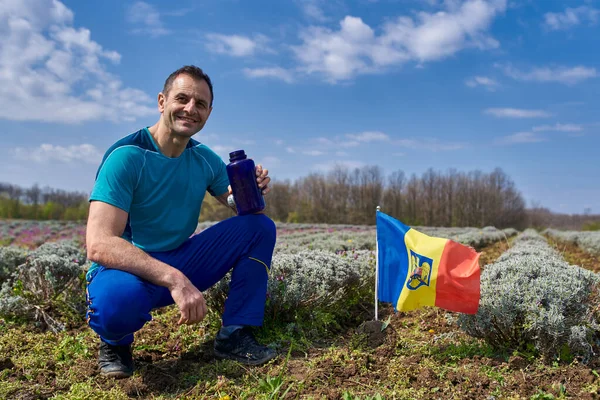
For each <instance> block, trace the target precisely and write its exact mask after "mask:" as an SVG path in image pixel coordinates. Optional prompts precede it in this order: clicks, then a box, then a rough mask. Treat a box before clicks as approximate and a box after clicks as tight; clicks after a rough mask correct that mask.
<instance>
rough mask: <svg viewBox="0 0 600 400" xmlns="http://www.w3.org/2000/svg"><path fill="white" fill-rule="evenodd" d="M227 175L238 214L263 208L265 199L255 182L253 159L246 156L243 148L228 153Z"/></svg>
mask: <svg viewBox="0 0 600 400" xmlns="http://www.w3.org/2000/svg"><path fill="white" fill-rule="evenodd" d="M227 176H228V177H229V184H230V185H231V191H232V192H233V199H234V201H235V206H236V208H237V211H238V215H246V214H254V213H256V212H258V211H262V210H264V208H265V199H264V197H263V195H262V191H261V189H260V188H259V187H258V183H257V182H256V167H255V165H254V161H253V160H251V159H249V158H246V153H245V152H244V150H236V151H232V152H231V153H229V164H228V165H227Z"/></svg>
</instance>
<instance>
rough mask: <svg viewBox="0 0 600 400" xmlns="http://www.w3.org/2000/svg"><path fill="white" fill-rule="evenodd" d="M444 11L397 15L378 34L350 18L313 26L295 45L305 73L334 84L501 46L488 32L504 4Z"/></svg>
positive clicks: (477, 1) (497, 0)
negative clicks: (336, 23)
mask: <svg viewBox="0 0 600 400" xmlns="http://www.w3.org/2000/svg"><path fill="white" fill-rule="evenodd" d="M446 5H447V9H446V10H445V11H440V12H435V13H427V12H419V13H417V15H416V18H415V19H413V18H411V17H407V16H401V17H397V18H395V19H393V20H390V21H388V22H386V23H385V24H383V26H382V27H380V28H379V29H378V31H380V32H381V34H380V35H377V34H376V32H375V30H374V29H373V28H371V27H370V26H369V25H367V24H365V23H364V22H363V20H362V19H361V18H358V17H353V16H346V17H345V18H344V19H343V20H342V21H341V22H340V28H339V30H332V29H330V28H325V27H310V28H308V29H306V30H305V31H303V32H302V33H301V35H300V38H301V40H302V41H303V43H302V44H301V45H299V46H295V47H293V50H294V52H295V55H296V58H297V59H298V60H299V61H300V64H301V66H300V69H301V70H302V71H304V72H306V73H309V74H313V73H315V74H320V75H322V76H324V77H325V79H327V80H328V81H330V82H337V81H340V80H346V79H350V78H352V77H354V76H356V75H358V74H366V73H374V72H379V71H382V70H383V69H385V68H387V67H391V66H397V65H401V64H403V63H405V62H407V61H411V60H414V61H417V62H420V63H423V62H428V61H436V60H440V59H443V58H446V57H449V56H452V55H453V54H455V53H457V52H459V51H461V50H463V49H465V48H478V49H481V50H485V49H493V48H497V47H498V46H499V43H498V41H496V40H495V39H494V38H492V37H491V36H489V35H487V31H488V29H489V27H490V26H491V23H492V21H493V19H494V18H495V17H496V16H497V15H498V14H500V13H502V12H504V10H505V9H506V1H505V0H490V1H484V0H467V1H465V2H464V3H462V4H460V5H455V4H454V2H446Z"/></svg>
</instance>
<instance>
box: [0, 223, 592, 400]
mask: <svg viewBox="0 0 600 400" xmlns="http://www.w3.org/2000/svg"><path fill="white" fill-rule="evenodd" d="M209 225H211V223H203V224H199V226H198V229H197V232H199V231H201V230H202V229H205V228H206V227H207V226H209ZM417 229H418V230H420V231H422V232H423V233H427V234H430V235H432V236H440V237H447V238H451V239H453V240H456V241H458V242H461V243H464V244H467V245H470V246H472V247H474V248H476V249H477V250H478V251H479V252H481V258H480V265H481V267H482V270H483V274H482V302H481V303H480V304H481V305H480V308H482V307H483V306H485V309H486V310H492V311H493V310H500V312H501V315H502V318H500V319H499V320H495V322H494V327H490V328H486V325H485V321H484V319H485V318H484V317H485V314H482V318H481V319H463V316H461V315H458V314H456V313H451V312H447V311H445V310H442V309H437V308H426V309H421V310H416V311H412V312H399V313H395V312H394V310H393V308H392V307H391V306H390V305H388V304H383V303H380V304H379V315H378V317H379V321H378V322H374V304H373V297H374V292H373V287H374V267H375V251H374V249H375V229H374V227H372V226H341V225H337V226H336V225H308V224H306V225H302V224H278V241H277V245H276V249H275V255H274V259H273V264H272V268H271V270H272V272H271V279H270V284H269V299H268V302H267V311H266V321H265V326H264V327H263V328H262V329H260V330H259V331H258V337H259V338H260V339H261V340H262V341H264V342H267V343H270V344H271V345H273V346H275V347H277V348H278V350H279V353H280V356H279V358H277V359H276V360H273V361H272V362H270V363H268V364H267V365H264V366H261V367H245V366H242V365H240V364H238V363H235V362H232V361H220V360H216V359H215V358H214V357H213V354H212V339H213V338H214V335H215V333H216V331H217V330H218V328H219V324H220V319H219V312H218V311H219V310H220V308H221V307H222V299H223V297H224V293H226V287H227V285H226V283H227V281H226V280H224V281H223V282H222V283H221V284H219V285H217V287H215V288H213V289H211V290H209V291H208V292H207V293H205V295H206V297H207V300H208V302H209V306H210V308H211V311H210V314H209V316H208V317H207V318H206V319H205V321H203V323H202V324H199V325H197V326H193V327H190V326H177V325H176V321H177V319H178V312H177V309H176V308H175V307H174V306H171V307H167V308H165V309H162V310H157V311H155V312H154V313H153V318H154V319H153V320H152V321H151V322H149V323H148V324H146V326H145V327H144V328H143V329H142V330H141V331H140V332H139V333H138V334H136V339H135V343H134V360H135V362H136V367H137V370H136V372H135V374H134V376H133V377H132V378H130V379H127V380H118V381H116V380H112V379H107V378H104V377H102V376H100V375H99V373H98V370H97V367H96V356H97V351H98V340H97V338H96V336H95V335H94V333H93V332H92V331H91V330H90V329H89V328H88V327H87V326H86V324H85V321H84V319H83V317H82V316H81V314H80V310H81V307H80V302H82V301H83V300H82V297H79V296H80V295H82V291H83V285H82V283H83V281H82V277H83V273H84V272H85V270H86V268H87V267H88V263H87V262H86V261H85V257H81V254H84V253H83V252H84V251H85V250H84V245H83V238H84V234H85V226H83V225H81V224H76V223H62V222H56V221H53V222H29V221H0V245H1V246H5V247H2V248H0V249H4V250H2V251H3V252H0V283H2V280H4V282H5V285H4V288H3V291H2V292H0V315H3V314H4V315H8V316H7V317H4V318H3V317H0V398H7V399H46V398H57V399H126V398H144V399H171V398H182V399H201V398H215V399H236V398H248V399H280V398H286V399H287V398H289V399H296V398H298V399H322V398H326V399H489V400H491V399H558V398H572V399H598V398H600V346H599V345H600V334H599V332H600V331H599V329H600V328H599V326H598V325H597V323H598V322H600V307H599V306H598V304H599V303H598V297H597V292H595V291H594V290H597V283H598V281H599V278H598V275H599V274H598V272H600V251H596V247H595V246H596V243H597V242H596V241H597V240H598V239H599V238H600V237H599V236H598V235H597V234H595V233H582V232H579V233H576V232H571V233H568V234H567V233H561V232H557V231H544V232H535V231H531V230H528V231H526V232H517V231H515V230H512V229H507V230H497V229H495V228H492V227H486V228H484V229H477V228H431V227H417ZM65 240H66V241H65ZM52 243H56V247H53V245H52ZM598 243H600V240H599V241H598ZM6 246H11V247H10V248H11V249H14V248H16V247H19V248H22V249H24V250H19V251H21V253H18V252H16V250H15V251H13V250H10V251H12V253H11V252H10V251H8V250H5V249H7V248H8V247H6ZM53 251H54V252H56V253H57V254H59V255H60V256H61V257H63V258H62V259H61V260H65V261H64V262H65V263H70V264H69V265H70V268H72V269H71V270H69V271H76V273H75V274H73V275H71V277H70V278H66V277H65V275H68V273H66V272H65V273H63V274H61V275H60V276H58V275H57V277H55V278H56V279H57V280H56V281H52V279H54V278H52V277H50V278H49V277H48V274H46V275H44V274H42V273H39V274H37V275H35V271H33V272H32V271H29V272H27V271H25V269H26V268H25V267H23V268H21V267H17V266H16V265H15V264H20V263H19V262H16V261H11V260H15V259H19V257H21V256H23V257H28V258H27V260H28V261H27V262H26V264H25V265H27V266H28V267H30V268H31V267H34V266H36V265H39V266H44V265H46V266H47V267H46V268H50V267H48V266H49V265H51V263H52V262H54V263H56V262H57V261H56V260H59V259H58V258H52V257H51V256H52V254H51V253H52V252H53ZM78 252H81V253H78ZM9 255H11V256H10V257H12V258H10V257H9ZM2 256H3V257H4V259H3V258H2ZM44 257H45V258H44ZM55 257H57V256H55ZM24 259H25V258H23V259H21V260H24ZM36 260H39V261H36ZM53 260H54V261H53ZM36 262H39V264H36ZM11 263H12V264H11ZM44 263H46V264H44ZM52 265H55V264H52ZM19 268H21V270H19ZM52 268H54V267H52ZM57 268H58V267H57ZM61 268H62V267H61ZM65 268H66V267H65ZM11 269H12V270H11ZM17 270H19V271H21V272H19V274H20V275H18V276H19V279H16V278H14V277H13V278H11V277H10V276H11V274H12V273H15V271H17ZM61 271H62V270H61ZM64 271H67V270H66V269H65V270H64ZM522 271H525V272H522ZM509 272H510V273H509ZM521 273H523V275H520V274H521ZM494 274H495V275H494ZM554 274H556V275H554ZM532 275H535V276H534V277H532ZM44 276H45V278H42V277H44ZM511 277H516V278H518V279H516V280H511V281H505V280H506V279H512V278H511ZM28 279H29V280H28ZM43 279H49V280H50V281H52V282H54V283H52V285H54V286H52V288H53V289H52V290H50V289H48V290H49V292H45V293H46V297H44V294H43V293H42V292H43V290H42V289H40V288H42V287H44V282H43ZM61 279H62V280H61ZM311 279H312V280H311ZM9 281H10V282H11V283H10V285H9V284H8V283H6V282H9ZM16 282H19V283H16ZM27 282H31V286H27ZM40 282H41V283H40ZM57 282H58V283H57ZM582 282H593V283H594V282H595V284H594V285H592V284H590V285H585V284H583V283H582ZM48 285H50V284H48ZM60 285H63V286H64V288H63V287H62V286H60ZM536 285H538V286H536ZM569 285H571V286H569ZM9 286H10V287H9ZM50 286H51V285H50ZM58 287H60V290H57V288H58ZM506 287H510V288H511V289H510V290H507V289H505V288H506ZM28 288H29V289H28ZM65 288H66V289H65ZM564 288H566V289H564ZM573 288H574V289H573ZM594 288H596V289H594ZM559 289H560V290H559ZM563 289H564V290H563ZM584 289H585V290H584ZM35 290H38V291H39V293H38V294H36V295H34V292H35ZM561 290H562V291H561ZM78 293H79V294H78ZM539 293H542V294H541V295H540V294H539ZM577 295H580V296H581V297H577ZM3 296H4V298H3ZM11 296H12V297H11ZM18 296H21V297H22V298H24V299H26V303H19V302H17V301H15V300H14V299H16V298H17V297H18ZM36 296H37V297H36ZM510 296H513V297H510ZM535 296H538V297H535ZM539 296H541V297H539ZM561 296H564V297H561ZM11 299H12V300H11ZM535 299H537V300H535ZM557 300H558V301H557ZM27 302H28V303H27ZM19 304H21V305H22V304H25V305H23V306H22V307H23V308H22V310H28V311H27V312H25V311H22V312H21V313H20V314H19V313H17V312H16V311H15V310H18V307H17V305H19ZM532 304H533V305H534V306H533V307H532ZM26 306H27V307H29V308H27V307H26ZM3 307H4V308H3ZM11 307H12V308H11ZM494 307H497V308H494ZM501 307H508V308H506V309H503V308H501ZM518 307H522V308H523V310H526V311H527V312H526V313H525V314H522V315H521V314H519V313H520V312H521V311H520V309H518ZM7 310H13V311H11V312H12V313H13V314H10V312H8V311H7ZM19 310H20V309H19ZM506 310H508V311H506ZM581 310H584V311H585V312H583V311H581ZM492 311H490V312H492ZM502 313H503V314H502ZM511 313H513V314H511ZM11 315H12V316H11ZM515 316H516V317H515ZM540 316H541V317H540ZM538 317H539V319H535V318H538ZM511 318H514V321H513V320H511ZM523 318H524V319H523ZM577 318H578V319H577ZM575 319H577V320H576V321H575ZM510 321H512V322H510ZM581 321H587V322H586V323H588V322H589V324H588V325H585V326H584V324H583V322H581ZM509 322H510V323H509ZM486 329H489V331H488V330H486ZM507 332H508V333H507ZM581 332H583V333H581Z"/></svg>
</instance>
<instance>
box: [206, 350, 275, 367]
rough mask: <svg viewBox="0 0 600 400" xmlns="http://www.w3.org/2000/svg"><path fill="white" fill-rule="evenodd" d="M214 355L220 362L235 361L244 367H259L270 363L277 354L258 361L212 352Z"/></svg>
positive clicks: (216, 351)
mask: <svg viewBox="0 0 600 400" xmlns="http://www.w3.org/2000/svg"><path fill="white" fill-rule="evenodd" d="M214 353H215V356H216V357H217V358H220V359H222V360H233V361H237V362H240V363H242V364H245V365H261V364H264V363H266V362H267V361H271V360H272V359H274V358H275V357H277V354H273V356H271V357H267V358H263V359H260V360H248V359H247V358H243V357H236V356H232V355H231V354H226V353H221V352H219V351H218V350H214Z"/></svg>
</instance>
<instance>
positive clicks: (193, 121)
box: [177, 115, 198, 124]
mask: <svg viewBox="0 0 600 400" xmlns="http://www.w3.org/2000/svg"><path fill="white" fill-rule="evenodd" d="M177 118H178V119H180V120H183V121H185V122H190V123H192V124H195V123H196V122H198V121H196V120H195V119H193V118H189V117H184V116H181V115H180V116H178V117H177Z"/></svg>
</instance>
